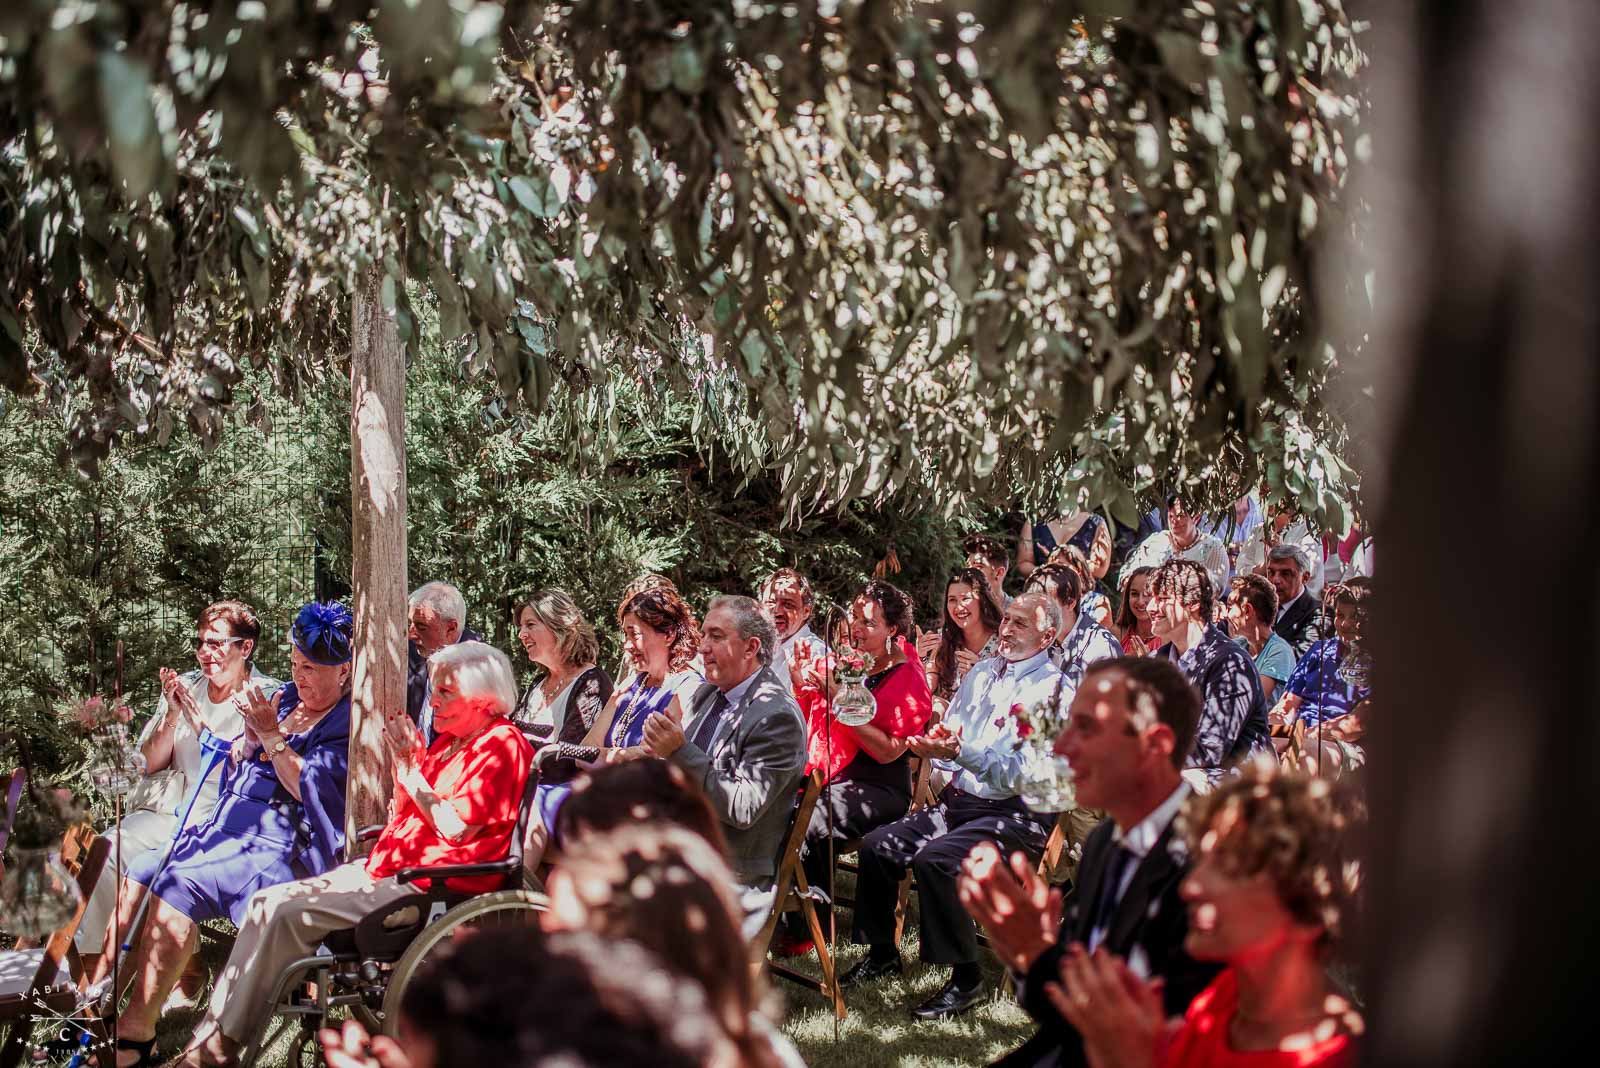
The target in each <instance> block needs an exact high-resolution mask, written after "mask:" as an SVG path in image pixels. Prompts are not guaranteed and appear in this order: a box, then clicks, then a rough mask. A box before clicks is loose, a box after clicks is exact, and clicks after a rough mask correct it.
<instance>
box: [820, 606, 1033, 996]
mask: <svg viewBox="0 0 1600 1068" xmlns="http://www.w3.org/2000/svg"><path fill="white" fill-rule="evenodd" d="M1060 629H1061V610H1060V608H1059V607H1057V605H1056V603H1055V601H1054V600H1053V599H1051V598H1050V597H1049V596H1047V595H1045V594H1043V593H1039V592H1037V591H1035V592H1028V593H1023V594H1022V595H1021V596H1019V597H1017V598H1016V599H1015V600H1013V601H1012V602H1011V606H1010V607H1009V608H1007V609H1006V612H1005V616H1004V617H1003V619H1002V620H1001V623H1000V653H999V655H998V656H994V657H990V658H989V659H987V660H982V661H980V662H979V663H978V664H977V666H976V667H974V668H973V669H972V670H971V671H969V672H968V673H967V677H966V678H965V679H963V680H962V683H961V687H960V689H958V690H957V691H956V694H955V698H954V699H953V700H952V701H951V702H950V707H949V709H948V710H947V711H946V713H945V717H944V719H943V720H942V721H941V722H940V723H938V724H937V725H936V726H934V727H933V728H932V729H931V730H929V731H927V732H926V733H925V734H922V735H917V736H913V737H911V738H908V739H907V745H908V746H909V748H910V749H911V751H912V752H913V753H916V754H917V755H919V756H921V757H924V758H928V759H932V760H933V761H934V762H935V767H936V768H937V769H939V770H940V771H942V772H944V773H946V774H947V775H949V776H950V785H948V786H947V787H945V789H944V791H943V792H942V793H941V794H940V795H939V800H938V803H937V804H935V805H933V806H932V807H930V808H926V809H923V810H922V811H920V812H914V813H912V814H911V815H909V816H906V817H905V818H904V819H900V820H896V821H895V822H893V823H889V824H886V825H884V826H882V827H879V828H877V829H876V830H873V831H870V832H868V834H867V835H866V837H865V838H864V839H863V840H862V845H861V854H860V866H861V867H860V874H859V876H858V877H857V881H856V909H855V923H854V929H853V931H852V933H851V937H852V940H853V941H855V942H857V943H864V944H866V945H867V946H868V947H870V948H869V949H868V952H867V955H866V956H865V957H863V958H862V959H861V961H860V962H859V963H857V964H856V965H855V966H854V967H853V968H851V969H850V970H849V971H848V972H846V973H845V975H844V976H843V978H842V979H841V980H840V981H841V983H842V984H843V985H845V986H855V985H858V984H860V983H864V982H867V981H869V980H872V979H877V978H880V977H882V976H884V975H890V974H899V973H900V972H901V971H902V970H903V968H904V965H903V964H902V963H901V960H900V949H899V947H898V946H897V945H896V944H895V941H894V927H895V923H894V910H895V903H896V900H897V897H898V892H899V886H900V880H901V879H902V878H904V876H905V873H906V869H907V868H910V869H911V870H912V871H914V872H915V873H916V877H917V896H918V903H919V905H920V908H921V917H922V937H921V957H922V959H923V960H924V961H926V962H927V963H929V964H939V965H948V966H949V967H950V969H951V972H950V978H949V981H948V982H946V983H945V985H944V988H943V989H942V990H940V991H939V992H938V993H937V994H935V995H934V996H933V997H932V998H929V999H928V1000H927V1001H925V1002H923V1003H922V1004H921V1005H918V1006H917V1007H916V1008H915V1009H913V1010H912V1012H913V1015H916V1016H918V1017H920V1018H922V1019H929V1020H931V1019H940V1018H943V1017H947V1016H954V1015H957V1014H958V1013H962V1012H966V1011H967V1010H968V1009H970V1008H972V1007H973V1006H974V1005H975V1004H977V1003H978V1002H979V1001H980V1000H982V998H983V973H982V971H981V970H980V967H979V963H978V962H979V950H978V941H977V930H976V928H975V927H974V926H973V922H972V918H971V917H970V916H968V915H967V913H966V911H965V910H964V909H963V908H962V907H961V902H960V900H959V899H958V897H957V894H956V879H957V877H958V876H959V874H960V871H961V862H962V861H963V860H965V859H966V856H967V854H968V853H969V852H971V851H972V848H973V847H974V846H976V845H977V844H979V843H980V842H988V843H991V844H993V845H995V846H996V847H998V848H999V849H1001V850H1003V851H1004V852H1005V853H1007V854H1010V853H1011V852H1013V851H1020V852H1021V853H1022V854H1023V855H1025V856H1027V857H1029V858H1031V862H1032V863H1038V859H1039V857H1040V855H1041V854H1042V853H1043V852H1044V846H1045V842H1046V840H1047V839H1048V838H1049V835H1050V828H1051V826H1052V825H1053V823H1054V822H1055V820H1054V817H1053V816H1050V815H1046V814H1041V813H1037V812H1034V811H1032V810H1030V809H1029V808H1028V807H1027V806H1026V805H1024V804H1023V803H1022V799H1021V798H1020V797H1019V796H1018V794H1019V793H1020V790H1021V784H1022V776H1023V770H1024V764H1025V758H1024V754H1023V753H1022V752H1020V751H1019V747H1018V745H1017V742H1018V740H1019V737H1020V735H1019V733H1018V723H1017V716H1016V714H1015V713H1014V711H1013V709H1014V708H1015V707H1017V706H1020V707H1021V708H1024V709H1026V708H1032V707H1033V706H1035V705H1037V704H1039V703H1041V702H1044V701H1049V700H1053V699H1056V698H1058V697H1059V695H1060V692H1061V687H1062V685H1063V679H1062V676H1061V672H1060V671H1059V670H1057V668H1056V667H1055V665H1054V664H1052V663H1051V662H1050V654H1049V648H1050V645H1051V643H1053V642H1054V641H1055V637H1056V634H1057V633H1058V632H1059V631H1060Z"/></svg>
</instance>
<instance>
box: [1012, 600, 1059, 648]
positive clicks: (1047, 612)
mask: <svg viewBox="0 0 1600 1068" xmlns="http://www.w3.org/2000/svg"><path fill="white" fill-rule="evenodd" d="M1033 598H1038V600H1039V606H1040V607H1041V608H1042V609H1044V618H1045V622H1046V623H1048V624H1050V629H1051V631H1053V632H1054V635H1055V637H1057V638H1059V637H1061V603H1060V602H1059V601H1057V600H1056V599H1055V598H1054V597H1051V596H1050V595H1049V594H1048V593H1045V592H1044V591H1043V590H1041V589H1037V588H1034V589H1029V590H1024V591H1023V592H1021V593H1019V594H1017V596H1016V597H1015V598H1014V599H1013V600H1012V602H1011V603H1012V604H1016V603H1018V602H1019V601H1028V600H1031V599H1033Z"/></svg>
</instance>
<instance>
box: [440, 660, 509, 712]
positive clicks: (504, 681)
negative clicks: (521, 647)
mask: <svg viewBox="0 0 1600 1068" xmlns="http://www.w3.org/2000/svg"><path fill="white" fill-rule="evenodd" d="M446 671H448V672H450V674H451V675H452V676H454V678H455V680H456V689H457V690H459V691H460V693H461V696H462V697H492V698H494V700H495V703H496V704H498V705H499V706H500V708H499V712H500V715H502V716H507V715H510V714H511V710H512V709H513V708H515V707H517V680H516V676H515V675H513V674H512V673H511V658H510V657H508V656H506V654H505V653H502V652H501V651H500V650H498V649H496V648H495V647H494V646H492V645H485V644H484V643H483V642H456V643H455V644H454V645H447V646H445V647H444V648H443V649H440V650H439V651H438V652H437V653H434V654H433V655H432V656H430V657H428V679H429V681H430V682H431V681H433V680H435V679H437V678H438V677H439V676H440V675H441V674H442V673H444V672H446Z"/></svg>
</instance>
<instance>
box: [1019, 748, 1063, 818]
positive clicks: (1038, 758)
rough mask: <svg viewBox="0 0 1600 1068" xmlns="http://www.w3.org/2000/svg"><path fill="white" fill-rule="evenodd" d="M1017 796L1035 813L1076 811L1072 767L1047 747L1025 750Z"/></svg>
mask: <svg viewBox="0 0 1600 1068" xmlns="http://www.w3.org/2000/svg"><path fill="white" fill-rule="evenodd" d="M1018 795H1019V796H1020V797H1021V798H1022V803H1023V804H1025V805H1027V806H1028V807H1029V808H1030V809H1032V810H1033V811H1035V812H1070V811H1071V810H1072V809H1075V808H1077V807H1078V801H1077V796H1076V795H1075V793H1074V792H1073V789H1072V765H1071V764H1069V763H1067V758H1066V757H1064V756H1057V755H1056V754H1055V753H1054V752H1052V751H1051V749H1050V747H1049V746H1047V745H1036V744H1029V745H1027V746H1025V747H1024V757H1023V766H1022V783H1021V789H1020V790H1019V791H1018Z"/></svg>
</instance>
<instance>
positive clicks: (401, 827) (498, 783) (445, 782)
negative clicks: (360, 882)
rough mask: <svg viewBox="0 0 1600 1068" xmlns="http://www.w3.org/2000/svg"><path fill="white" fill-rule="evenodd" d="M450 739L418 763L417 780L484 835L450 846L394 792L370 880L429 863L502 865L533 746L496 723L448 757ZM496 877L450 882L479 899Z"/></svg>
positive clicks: (443, 738) (404, 795) (495, 885)
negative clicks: (426, 783)
mask: <svg viewBox="0 0 1600 1068" xmlns="http://www.w3.org/2000/svg"><path fill="white" fill-rule="evenodd" d="M454 741H455V739H454V738H451V737H449V736H447V735H440V736H439V737H438V738H435V739H434V742H433V745H432V746H431V747H430V748H429V749H428V753H427V755H426V756H424V757H423V758H422V764H421V768H420V770H421V771H422V777H423V778H425V779H427V780H428V781H429V782H430V783H432V784H433V788H434V791H435V792H436V793H437V794H438V795H439V796H440V797H442V798H444V799H445V800H447V801H449V802H450V804H451V806H452V807H454V808H455V810H456V811H457V812H458V813H460V814H461V818H462V819H463V820H464V821H466V822H467V823H468V824H470V825H472V826H474V827H479V828H481V830H480V831H479V832H478V833H477V834H475V835H473V836H472V837H471V838H469V839H468V840H467V841H465V842H460V843H456V842H451V841H450V840H448V839H447V838H445V837H444V836H443V835H441V834H440V833H439V832H438V831H436V830H434V828H433V825H432V824H430V823H429V822H428V821H427V819H426V818H425V817H424V816H423V815H422V810H421V809H420V808H419V807H418V806H417V803H416V801H415V800H414V799H413V798H412V797H411V794H410V793H408V792H407V791H405V790H404V789H400V788H396V790H395V795H394V801H395V804H394V815H393V816H392V817H391V818H390V819H389V823H388V826H386V827H384V829H383V834H382V835H380V836H379V838H378V843H377V845H375V846H373V847H372V855H371V856H369V857H368V858H367V874H369V875H371V876H372V877H373V878H374V879H382V878H384V877H385V876H388V875H393V874H394V873H395V872H397V871H399V870H400V869H401V868H414V867H420V866H422V865H433V864H479V863H483V862H485V861H491V860H503V859H505V856H506V854H507V853H508V852H509V851H510V848H511V836H512V835H513V834H515V833H516V829H517V808H518V806H519V805H520V804H521V802H522V788H523V785H524V784H525V783H526V782H527V781H528V768H529V766H530V765H531V764H532V763H533V746H531V745H529V744H528V740H527V739H526V738H524V737H523V736H522V732H521V731H520V730H518V729H517V728H516V727H515V726H513V725H512V723H511V721H510V720H506V719H500V720H497V721H495V722H494V723H493V724H491V725H490V726H489V727H487V728H486V729H485V730H484V731H483V732H482V733H481V734H479V735H478V736H477V737H476V738H474V739H472V741H470V742H468V743H467V744H466V745H465V746H463V747H462V748H461V751H460V752H457V753H455V754H453V755H451V756H450V757H449V758H446V757H445V751H446V750H447V749H449V748H450V745H451V743H452V742H454ZM501 882H502V879H501V877H500V876H498V875H474V876H469V877H467V878H464V879H451V880H450V882H449V887H450V889H451V890H454V891H457V892H459V893H463V894H478V893H484V892H487V891H490V890H498V889H499V888H500V885H501Z"/></svg>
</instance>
